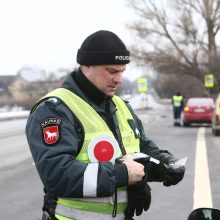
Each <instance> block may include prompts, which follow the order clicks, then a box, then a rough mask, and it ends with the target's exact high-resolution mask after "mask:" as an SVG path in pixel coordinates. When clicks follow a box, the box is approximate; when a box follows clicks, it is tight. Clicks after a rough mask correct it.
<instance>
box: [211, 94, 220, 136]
mask: <svg viewBox="0 0 220 220" xmlns="http://www.w3.org/2000/svg"><path fill="white" fill-rule="evenodd" d="M212 133H213V134H214V135H215V136H218V135H220V94H219V95H218V97H217V99H216V100H215V109H214V111H213V114H212Z"/></svg>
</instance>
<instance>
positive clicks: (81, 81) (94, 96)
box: [75, 68, 107, 105]
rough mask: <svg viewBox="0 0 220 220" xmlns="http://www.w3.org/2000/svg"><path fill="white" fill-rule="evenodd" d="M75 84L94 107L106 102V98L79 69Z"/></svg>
mask: <svg viewBox="0 0 220 220" xmlns="http://www.w3.org/2000/svg"><path fill="white" fill-rule="evenodd" d="M75 82H76V83H77V85H78V86H79V88H80V89H81V90H82V92H83V93H84V94H85V96H86V97H87V98H89V99H90V100H91V101H92V102H94V103H95V104H96V105H101V104H102V103H103V102H104V101H105V100H106V98H107V96H106V95H105V94H104V93H103V92H102V91H100V90H99V89H98V88H97V87H96V86H95V85H93V84H92V83H91V82H90V81H89V79H88V78H86V76H85V75H84V73H83V72H82V71H81V69H80V68H79V69H78V71H77V73H76V75H75Z"/></svg>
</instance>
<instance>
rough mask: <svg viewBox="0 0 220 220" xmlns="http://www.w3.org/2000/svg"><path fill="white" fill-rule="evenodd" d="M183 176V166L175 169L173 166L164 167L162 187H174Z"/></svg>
mask: <svg viewBox="0 0 220 220" xmlns="http://www.w3.org/2000/svg"><path fill="white" fill-rule="evenodd" d="M184 174H185V166H180V167H178V168H176V167H175V166H173V165H165V171H164V181H163V185H164V186H171V185H176V184H177V183H179V182H180V181H181V180H182V179H183V177H184Z"/></svg>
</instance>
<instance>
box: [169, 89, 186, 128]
mask: <svg viewBox="0 0 220 220" xmlns="http://www.w3.org/2000/svg"><path fill="white" fill-rule="evenodd" d="M172 104H173V117H174V126H181V113H182V111H183V108H184V97H183V96H182V95H181V93H180V92H177V93H176V95H174V96H173V97H172Z"/></svg>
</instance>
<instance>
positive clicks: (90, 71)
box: [83, 64, 126, 97]
mask: <svg viewBox="0 0 220 220" xmlns="http://www.w3.org/2000/svg"><path fill="white" fill-rule="evenodd" d="M125 69H126V65H125V64H117V65H98V66H87V67H85V66H83V72H84V74H85V76H86V77H87V78H88V79H89V80H90V81H91V82H92V83H93V84H94V85H95V86H96V87H97V88H98V89H99V90H101V91H102V92H103V93H104V94H106V95H107V96H111V97H112V96H114V94H115V91H116V89H117V87H118V86H119V85H120V84H121V83H122V73H123V72H124V71H125Z"/></svg>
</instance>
